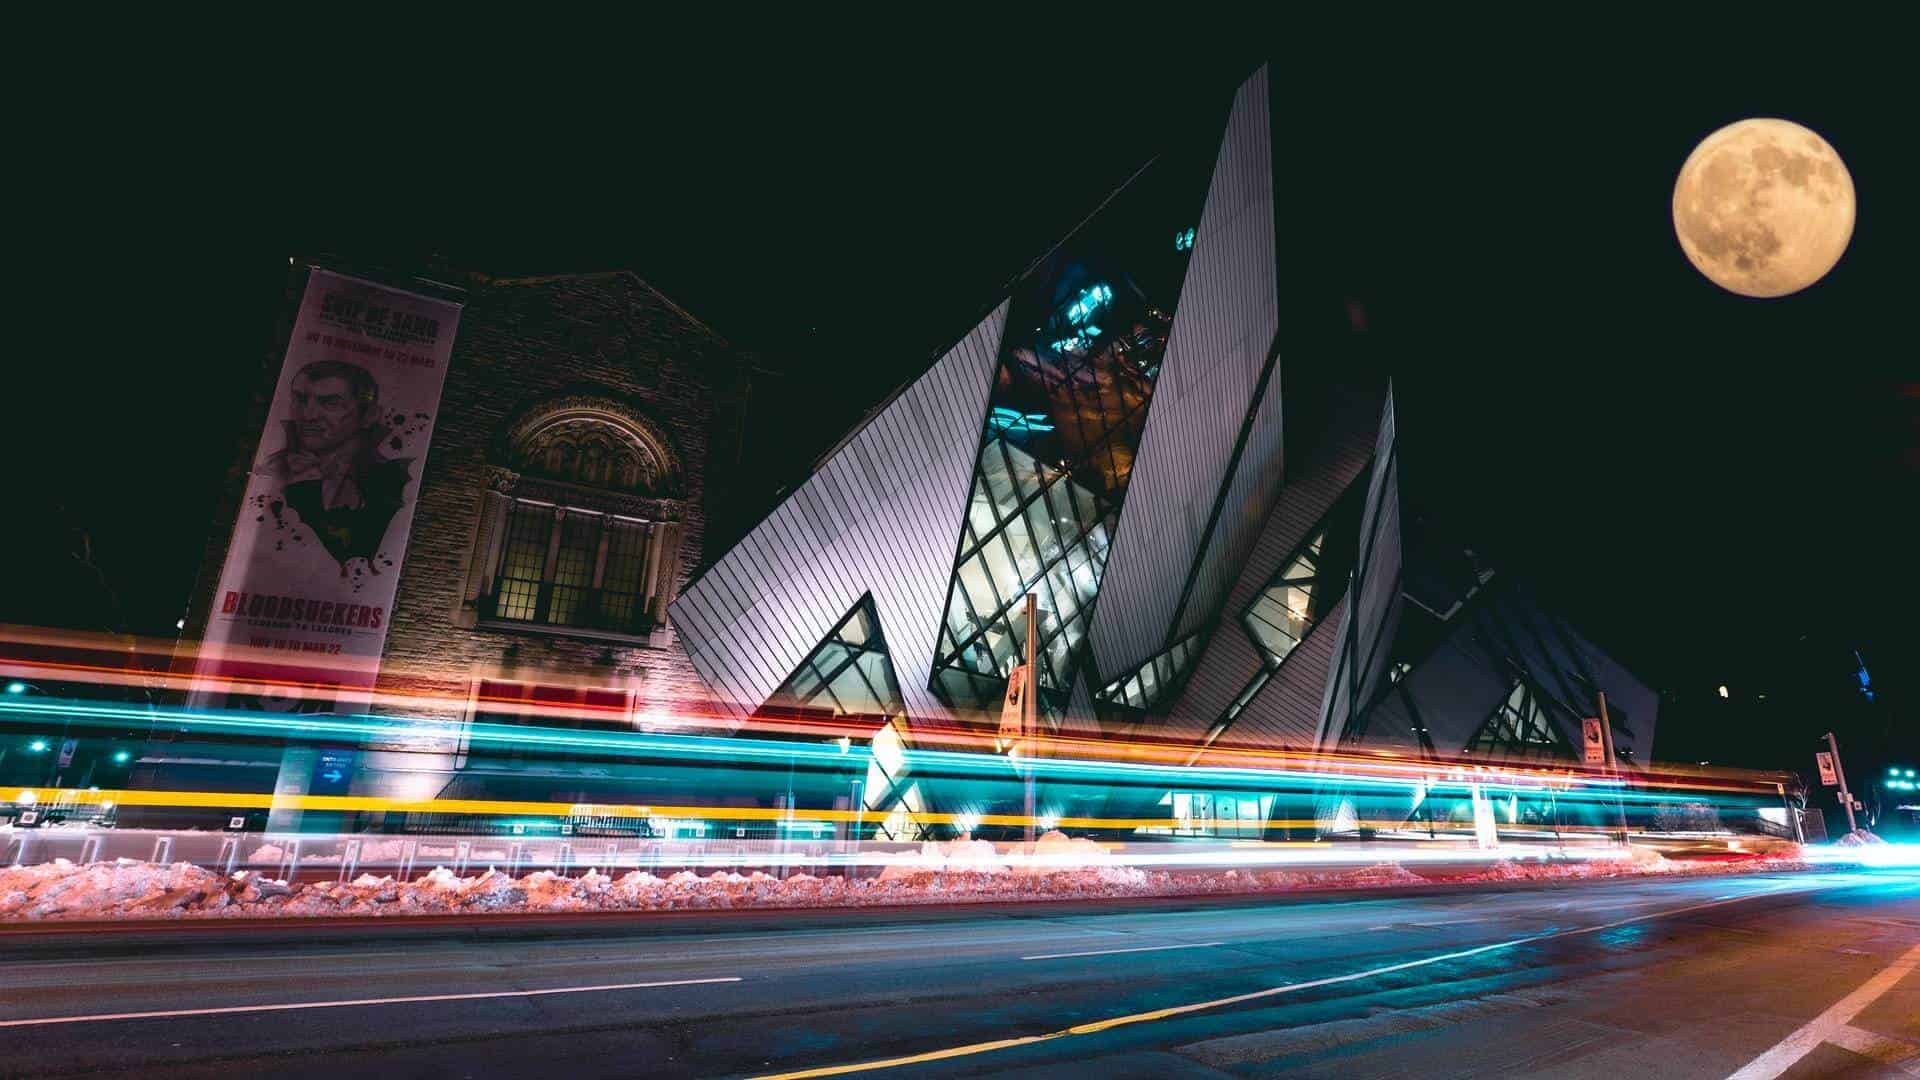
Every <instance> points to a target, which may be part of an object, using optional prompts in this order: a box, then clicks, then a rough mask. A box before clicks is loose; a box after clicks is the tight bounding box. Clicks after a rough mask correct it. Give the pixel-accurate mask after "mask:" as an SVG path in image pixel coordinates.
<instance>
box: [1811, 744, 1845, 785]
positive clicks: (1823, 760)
mask: <svg viewBox="0 0 1920 1080" xmlns="http://www.w3.org/2000/svg"><path fill="white" fill-rule="evenodd" d="M1813 763H1814V764H1815V765H1818V766H1820V782H1821V783H1822V784H1825V785H1826V786H1828V787H1839V786H1840V774H1839V773H1837V772H1835V771H1834V768H1833V755H1832V754H1831V753H1828V752H1827V751H1825V750H1821V751H1819V752H1818V753H1816V754H1814V755H1813Z"/></svg>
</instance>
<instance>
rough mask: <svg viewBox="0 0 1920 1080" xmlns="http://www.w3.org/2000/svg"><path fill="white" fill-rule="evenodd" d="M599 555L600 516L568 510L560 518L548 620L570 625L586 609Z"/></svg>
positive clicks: (555, 623) (579, 620)
mask: <svg viewBox="0 0 1920 1080" xmlns="http://www.w3.org/2000/svg"><path fill="white" fill-rule="evenodd" d="M599 558H600V519H599V518H597V517H591V516H588V515H586V514H567V515H565V516H563V517H562V518H561V519H560V550H559V552H558V554H557V555H555V557H554V560H553V599H552V601H551V602H550V605H549V607H548V609H547V621H548V622H550V623H552V624H554V625H556V626H573V625H576V624H578V623H580V622H582V621H584V617H585V615H586V613H587V610H586V609H587V605H586V599H587V592H588V589H589V588H590V587H591V586H592V585H593V568H594V563H596V562H597V561H599Z"/></svg>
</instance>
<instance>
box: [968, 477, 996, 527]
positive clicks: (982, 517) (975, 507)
mask: <svg viewBox="0 0 1920 1080" xmlns="http://www.w3.org/2000/svg"><path fill="white" fill-rule="evenodd" d="M994 522H995V516H994V512H993V500H991V499H989V498H988V497H987V488H986V484H985V483H984V482H983V481H981V480H979V479H977V478H976V479H975V480H974V482H973V498H972V499H971V500H969V501H968V503H967V523H968V524H970V525H972V526H973V531H974V534H975V535H981V534H984V533H986V532H987V531H989V530H991V529H992V528H993V526H994Z"/></svg>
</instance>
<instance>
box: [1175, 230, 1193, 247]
mask: <svg viewBox="0 0 1920 1080" xmlns="http://www.w3.org/2000/svg"><path fill="white" fill-rule="evenodd" d="M1173 250H1175V251H1192V250H1193V230H1192V229H1182V230H1180V231H1179V232H1177V233H1174V234H1173Z"/></svg>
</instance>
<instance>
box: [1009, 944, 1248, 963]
mask: <svg viewBox="0 0 1920 1080" xmlns="http://www.w3.org/2000/svg"><path fill="white" fill-rule="evenodd" d="M1225 944H1226V942H1224V941H1196V942H1194V943H1193V944H1191V945H1139V946H1135V947H1134V948H1131V949H1089V950H1087V951H1086V952H1049V953H1036V954H1035V955H1033V956H1023V957H1021V958H1020V959H1022V960H1065V959H1066V958H1067V957H1070V956H1107V955H1109V954H1111V953H1123V952H1165V951H1167V950H1168V949H1211V948H1213V947H1214V946H1215V945H1225Z"/></svg>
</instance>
